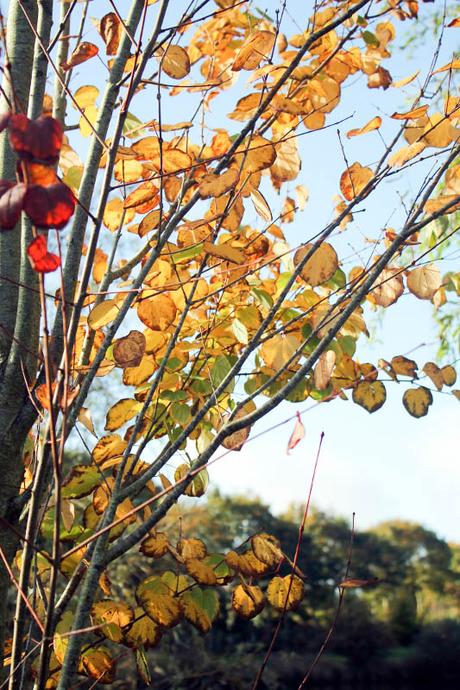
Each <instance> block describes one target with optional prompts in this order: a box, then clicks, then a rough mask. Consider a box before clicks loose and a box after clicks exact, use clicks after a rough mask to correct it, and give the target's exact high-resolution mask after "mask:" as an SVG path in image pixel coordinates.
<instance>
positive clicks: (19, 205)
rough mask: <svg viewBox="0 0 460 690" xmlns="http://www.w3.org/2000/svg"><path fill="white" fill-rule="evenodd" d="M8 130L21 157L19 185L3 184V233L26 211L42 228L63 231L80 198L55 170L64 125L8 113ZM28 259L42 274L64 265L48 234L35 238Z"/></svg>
mask: <svg viewBox="0 0 460 690" xmlns="http://www.w3.org/2000/svg"><path fill="white" fill-rule="evenodd" d="M6 128H8V134H9V141H10V145H11V148H12V149H13V151H14V152H15V153H16V154H17V156H18V168H17V172H18V178H19V181H18V182H16V183H13V182H9V181H8V180H0V230H13V228H15V227H16V225H17V223H18V221H19V218H20V216H21V212H22V211H24V212H25V213H26V215H27V216H28V217H29V219H30V221H31V222H32V223H33V225H34V226H36V227H37V228H41V229H44V230H49V229H50V228H56V229H58V230H60V229H62V228H63V227H64V226H65V225H66V224H67V222H68V220H69V219H70V217H71V216H72V215H73V212H74V210H75V197H74V194H73V192H72V191H71V189H70V188H69V187H67V185H65V184H64V183H63V182H61V181H60V180H59V178H58V177H57V175H56V171H55V168H56V164H57V162H58V160H59V154H60V150H61V145H62V138H63V131H62V126H61V124H60V122H59V121H58V120H56V119H54V118H52V117H49V116H47V115H42V116H41V117H39V118H38V119H37V120H30V119H29V118H28V117H26V116H25V115H22V114H20V113H19V114H13V113H7V114H4V115H2V116H1V119H0V132H1V131H3V130H4V129H6ZM27 254H28V256H29V259H30V261H31V263H32V266H33V268H34V269H35V270H36V271H37V272H39V273H49V272H50V271H54V270H56V268H57V267H58V266H59V265H60V259H59V257H58V256H56V255H55V254H51V253H50V252H48V250H47V243H46V237H45V236H44V235H38V234H37V235H36V236H35V238H34V239H33V240H32V242H31V243H30V244H29V246H28V247H27Z"/></svg>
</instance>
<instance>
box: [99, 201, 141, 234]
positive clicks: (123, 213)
mask: <svg viewBox="0 0 460 690" xmlns="http://www.w3.org/2000/svg"><path fill="white" fill-rule="evenodd" d="M133 218H134V211H133V209H124V208H123V200H122V199H120V198H119V197H115V198H114V199H110V201H108V202H107V204H106V205H105V209H104V216H103V219H102V220H103V223H104V225H105V227H106V228H107V229H108V230H110V232H115V231H116V230H118V229H119V228H120V227H121V225H122V222H123V224H126V223H130V222H131V221H132V219H133Z"/></svg>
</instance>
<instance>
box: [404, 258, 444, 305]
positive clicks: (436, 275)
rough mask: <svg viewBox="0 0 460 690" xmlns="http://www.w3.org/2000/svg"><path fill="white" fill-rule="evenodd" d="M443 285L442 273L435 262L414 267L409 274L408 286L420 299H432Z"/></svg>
mask: <svg viewBox="0 0 460 690" xmlns="http://www.w3.org/2000/svg"><path fill="white" fill-rule="evenodd" d="M441 285H442V278H441V273H440V272H439V268H438V267H437V266H436V265H435V264H426V265H425V266H419V267H418V268H414V269H413V270H412V271H410V272H409V275H408V276H407V287H408V288H409V290H410V291H411V292H412V294H413V295H415V296H416V297H418V298H419V299H432V297H433V296H434V294H435V293H436V291H437V290H438V289H439V288H440V287H441Z"/></svg>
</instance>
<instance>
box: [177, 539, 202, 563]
mask: <svg viewBox="0 0 460 690" xmlns="http://www.w3.org/2000/svg"><path fill="white" fill-rule="evenodd" d="M177 551H178V552H179V554H180V555H181V556H182V558H183V559H184V561H187V560H189V559H190V558H194V559H198V560H201V559H203V558H205V556H206V555H207V553H208V552H207V549H206V544H205V543H204V542H203V541H202V540H201V539H181V540H180V541H179V542H178V543H177Z"/></svg>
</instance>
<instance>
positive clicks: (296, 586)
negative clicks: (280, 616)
mask: <svg viewBox="0 0 460 690" xmlns="http://www.w3.org/2000/svg"><path fill="white" fill-rule="evenodd" d="M303 596H304V585H303V582H302V580H301V579H300V578H299V577H297V575H286V576H285V577H274V578H273V579H272V580H271V581H270V584H269V585H268V588H267V599H268V601H269V603H270V604H271V605H272V606H273V608H275V609H277V611H291V610H292V609H295V608H296V607H297V606H298V605H299V604H300V602H301V601H302V599H303Z"/></svg>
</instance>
